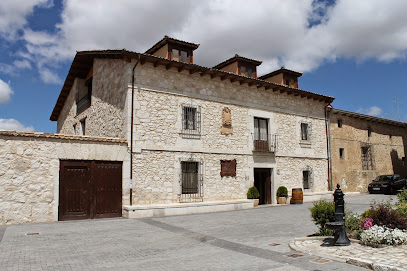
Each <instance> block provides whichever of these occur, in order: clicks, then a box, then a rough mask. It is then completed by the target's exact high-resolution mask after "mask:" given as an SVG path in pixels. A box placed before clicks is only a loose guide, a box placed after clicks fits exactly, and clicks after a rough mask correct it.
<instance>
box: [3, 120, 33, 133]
mask: <svg viewBox="0 0 407 271" xmlns="http://www.w3.org/2000/svg"><path fill="white" fill-rule="evenodd" d="M0 130H11V131H26V132H34V127H33V126H24V125H23V124H21V123H20V122H19V121H18V120H15V119H0Z"/></svg>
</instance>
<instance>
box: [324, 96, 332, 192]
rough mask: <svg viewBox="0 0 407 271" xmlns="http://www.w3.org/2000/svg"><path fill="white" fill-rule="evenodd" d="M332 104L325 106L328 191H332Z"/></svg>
mask: <svg viewBox="0 0 407 271" xmlns="http://www.w3.org/2000/svg"><path fill="white" fill-rule="evenodd" d="M330 107H331V104H328V105H327V106H325V128H326V147H327V153H328V189H329V191H332V155H331V116H330V110H329V109H330Z"/></svg>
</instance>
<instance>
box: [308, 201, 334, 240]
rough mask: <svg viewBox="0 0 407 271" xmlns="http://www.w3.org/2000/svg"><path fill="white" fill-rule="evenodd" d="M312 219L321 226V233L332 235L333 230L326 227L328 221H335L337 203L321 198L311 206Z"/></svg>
mask: <svg viewBox="0 0 407 271" xmlns="http://www.w3.org/2000/svg"><path fill="white" fill-rule="evenodd" d="M310 211H311V217H312V220H314V222H315V225H317V226H318V227H319V234H320V235H324V236H329V235H332V234H333V232H332V231H331V230H329V229H328V228H327V227H326V223H328V222H333V221H335V205H334V203H333V202H330V201H326V200H319V201H316V202H314V204H313V206H312V207H311V208H310Z"/></svg>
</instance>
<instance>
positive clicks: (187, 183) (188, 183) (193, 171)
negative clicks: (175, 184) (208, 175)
mask: <svg viewBox="0 0 407 271" xmlns="http://www.w3.org/2000/svg"><path fill="white" fill-rule="evenodd" d="M181 170H182V175H181V178H182V194H198V192H199V177H200V176H199V163H198V162H191V161H183V162H181Z"/></svg>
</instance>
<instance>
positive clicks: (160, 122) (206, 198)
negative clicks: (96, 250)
mask: <svg viewBox="0 0 407 271" xmlns="http://www.w3.org/2000/svg"><path fill="white" fill-rule="evenodd" d="M198 47H199V45H198V44H194V43H189V42H185V41H180V40H176V39H172V38H169V37H167V36H166V37H164V38H163V39H162V40H161V41H159V42H157V43H156V44H155V45H154V46H153V47H151V48H150V49H149V50H147V51H146V52H145V53H136V52H131V51H128V50H125V49H120V50H111V49H109V50H94V51H81V52H77V54H76V56H75V58H74V60H73V62H72V65H71V68H70V70H69V73H68V75H67V77H66V80H65V82H64V85H63V87H62V90H61V93H60V95H59V97H58V100H57V102H56V105H55V107H54V110H53V112H52V115H51V117H50V119H51V120H52V121H57V133H58V134H56V135H41V136H42V137H45V138H48V137H49V136H51V137H56V138H53V139H52V140H54V141H58V140H60V141H63V142H64V143H63V144H62V143H60V142H55V143H52V144H48V143H46V142H44V143H43V144H42V145H41V144H40V143H38V144H40V145H41V146H40V145H38V146H37V145H35V144H37V143H35V144H34V143H33V142H31V141H32V140H31V139H30V140H27V138H33V137H38V136H40V135H31V136H25V135H24V134H23V133H17V134H15V135H10V134H7V133H6V134H4V133H3V134H2V133H0V144H5V145H7V146H9V145H10V146H11V145H13V144H17V143H18V144H17V145H19V146H23V147H24V146H25V144H34V145H35V146H37V147H35V148H34V149H35V150H38V149H40V150H41V151H42V153H43V154H44V155H45V154H46V155H48V156H49V155H51V154H49V152H52V154H53V155H52V169H53V173H52V174H49V175H46V177H45V178H46V180H45V183H47V185H52V189H51V190H52V195H53V196H52V199H49V202H48V204H49V205H48V207H47V208H49V209H50V210H51V209H52V210H53V211H52V215H51V216H48V217H47V220H49V221H54V220H57V219H59V220H64V219H76V218H93V217H99V216H109V215H111V216H117V215H119V213H118V212H119V211H118V210H119V209H118V207H117V206H118V205H119V206H120V211H122V215H123V216H125V217H141V216H153V215H169V214H183V213H191V212H198V210H197V209H196V208H198V207H200V208H201V209H200V211H209V210H214V209H216V208H217V209H216V210H228V208H229V209H231V208H232V209H236V208H246V207H247V206H248V205H250V204H251V206H253V203H252V202H249V201H247V200H246V193H247V191H248V188H249V187H251V186H256V187H257V188H258V190H259V191H260V194H261V196H260V203H261V204H272V203H276V196H275V195H276V190H277V188H278V187H279V186H280V185H284V186H286V187H287V188H288V190H289V191H290V192H291V189H292V188H303V189H304V200H305V201H307V200H312V199H315V198H318V197H322V196H326V195H328V196H329V195H330V194H331V192H329V191H328V190H329V188H330V182H329V180H328V151H327V136H326V135H327V128H328V121H327V119H326V109H327V106H328V105H329V104H330V103H331V102H332V101H333V98H332V97H329V96H325V95H320V94H317V93H313V92H310V91H305V90H302V89H300V88H298V77H299V76H301V73H298V72H294V71H291V70H288V69H285V68H281V69H279V70H277V71H274V72H272V73H269V74H266V75H263V76H260V77H258V76H257V66H258V65H260V64H261V61H257V60H254V59H249V58H245V57H242V56H239V55H235V56H234V57H232V58H230V59H228V60H225V61H224V62H222V63H220V64H218V65H216V66H214V67H213V68H208V67H203V66H200V65H196V64H194V61H193V59H194V58H193V52H194V50H196V49H197V48H198ZM41 136H40V137H41ZM83 138H88V141H86V144H82V143H81V142H82V141H81V139H83ZM42 140H43V141H44V140H45V139H42ZM47 140H48V139H47ZM47 140H45V141H47ZM16 141H17V143H15V142H16ZM27 141H28V142H27ZM105 141H106V142H105ZM123 142H125V143H123ZM68 143H72V146H76V147H75V148H74V149H72V150H69V149H70V146H71V145H69V144H68ZM100 144H102V145H106V144H107V145H108V144H110V145H112V147H111V148H110V149H109V148H108V147H106V146H103V148H102V149H103V152H99V151H98V148H99V145H100ZM123 144H125V145H126V146H125V152H123ZM9 148H13V149H14V148H16V147H9ZM54 148H56V152H54ZM34 149H33V150H34ZM60 149H61V150H64V152H62V151H58V150H60ZM95 151H96V154H97V155H96V154H95ZM12 153H13V155H15V156H16V157H19V155H18V153H17V150H15V151H13V152H12ZM66 153H69V155H66ZM75 153H77V154H78V155H77V156H75V155H74V154H75ZM1 155H2V153H0V159H6V158H5V157H6V156H7V154H4V155H3V156H1ZM37 155H41V153H39V154H37ZM9 156H10V155H9ZM19 159H20V158H19ZM27 159H28V160H29V158H27ZM10 167H11V166H10ZM57 168H59V175H58V174H57V171H56V170H57ZM32 171H33V168H32V165H31V164H30V165H28V166H27V169H26V172H32ZM54 171H55V172H54ZM10 172H12V170H11V169H10ZM10 174H11V175H10V176H14V177H12V178H14V179H16V178H17V174H18V173H16V172H14V173H10ZM12 174H14V175H12ZM27 177H29V176H28V175H27ZM0 178H1V172H0ZM38 178H39V177H38V176H35V178H34V179H35V180H37V179H38ZM118 178H119V179H120V180H121V182H120V183H117V181H116V180H117V179H118ZM109 180H115V181H114V185H112V184H111V183H110V182H109ZM0 181H1V179H0ZM10 187H11V186H9V188H7V187H6V188H3V189H6V190H8V193H9V195H10V197H9V199H10V201H13V197H14V196H15V193H16V192H15V191H16V190H15V189H14V188H10ZM12 187H15V186H12ZM13 189H14V190H13ZM118 191H119V192H118ZM28 194H29V193H28ZM28 194H27V195H28ZM47 198H48V196H47ZM23 201H24V203H23V205H24V204H25V203H28V202H29V200H27V197H25V198H24V199H23ZM0 203H1V202H0ZM100 206H103V208H102V207H100ZM20 207H21V206H20ZM21 208H23V207H21ZM44 208H45V207H44ZM194 208H195V209H194ZM16 212H17V211H16ZM120 215H121V214H120ZM6 216H7V215H6ZM39 220H41V221H43V219H37V218H36V216H34V217H32V218H30V220H29V221H39ZM4 221H5V222H4ZM9 221H11V220H9V219H7V218H5V219H3V223H12V222H9Z"/></svg>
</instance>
